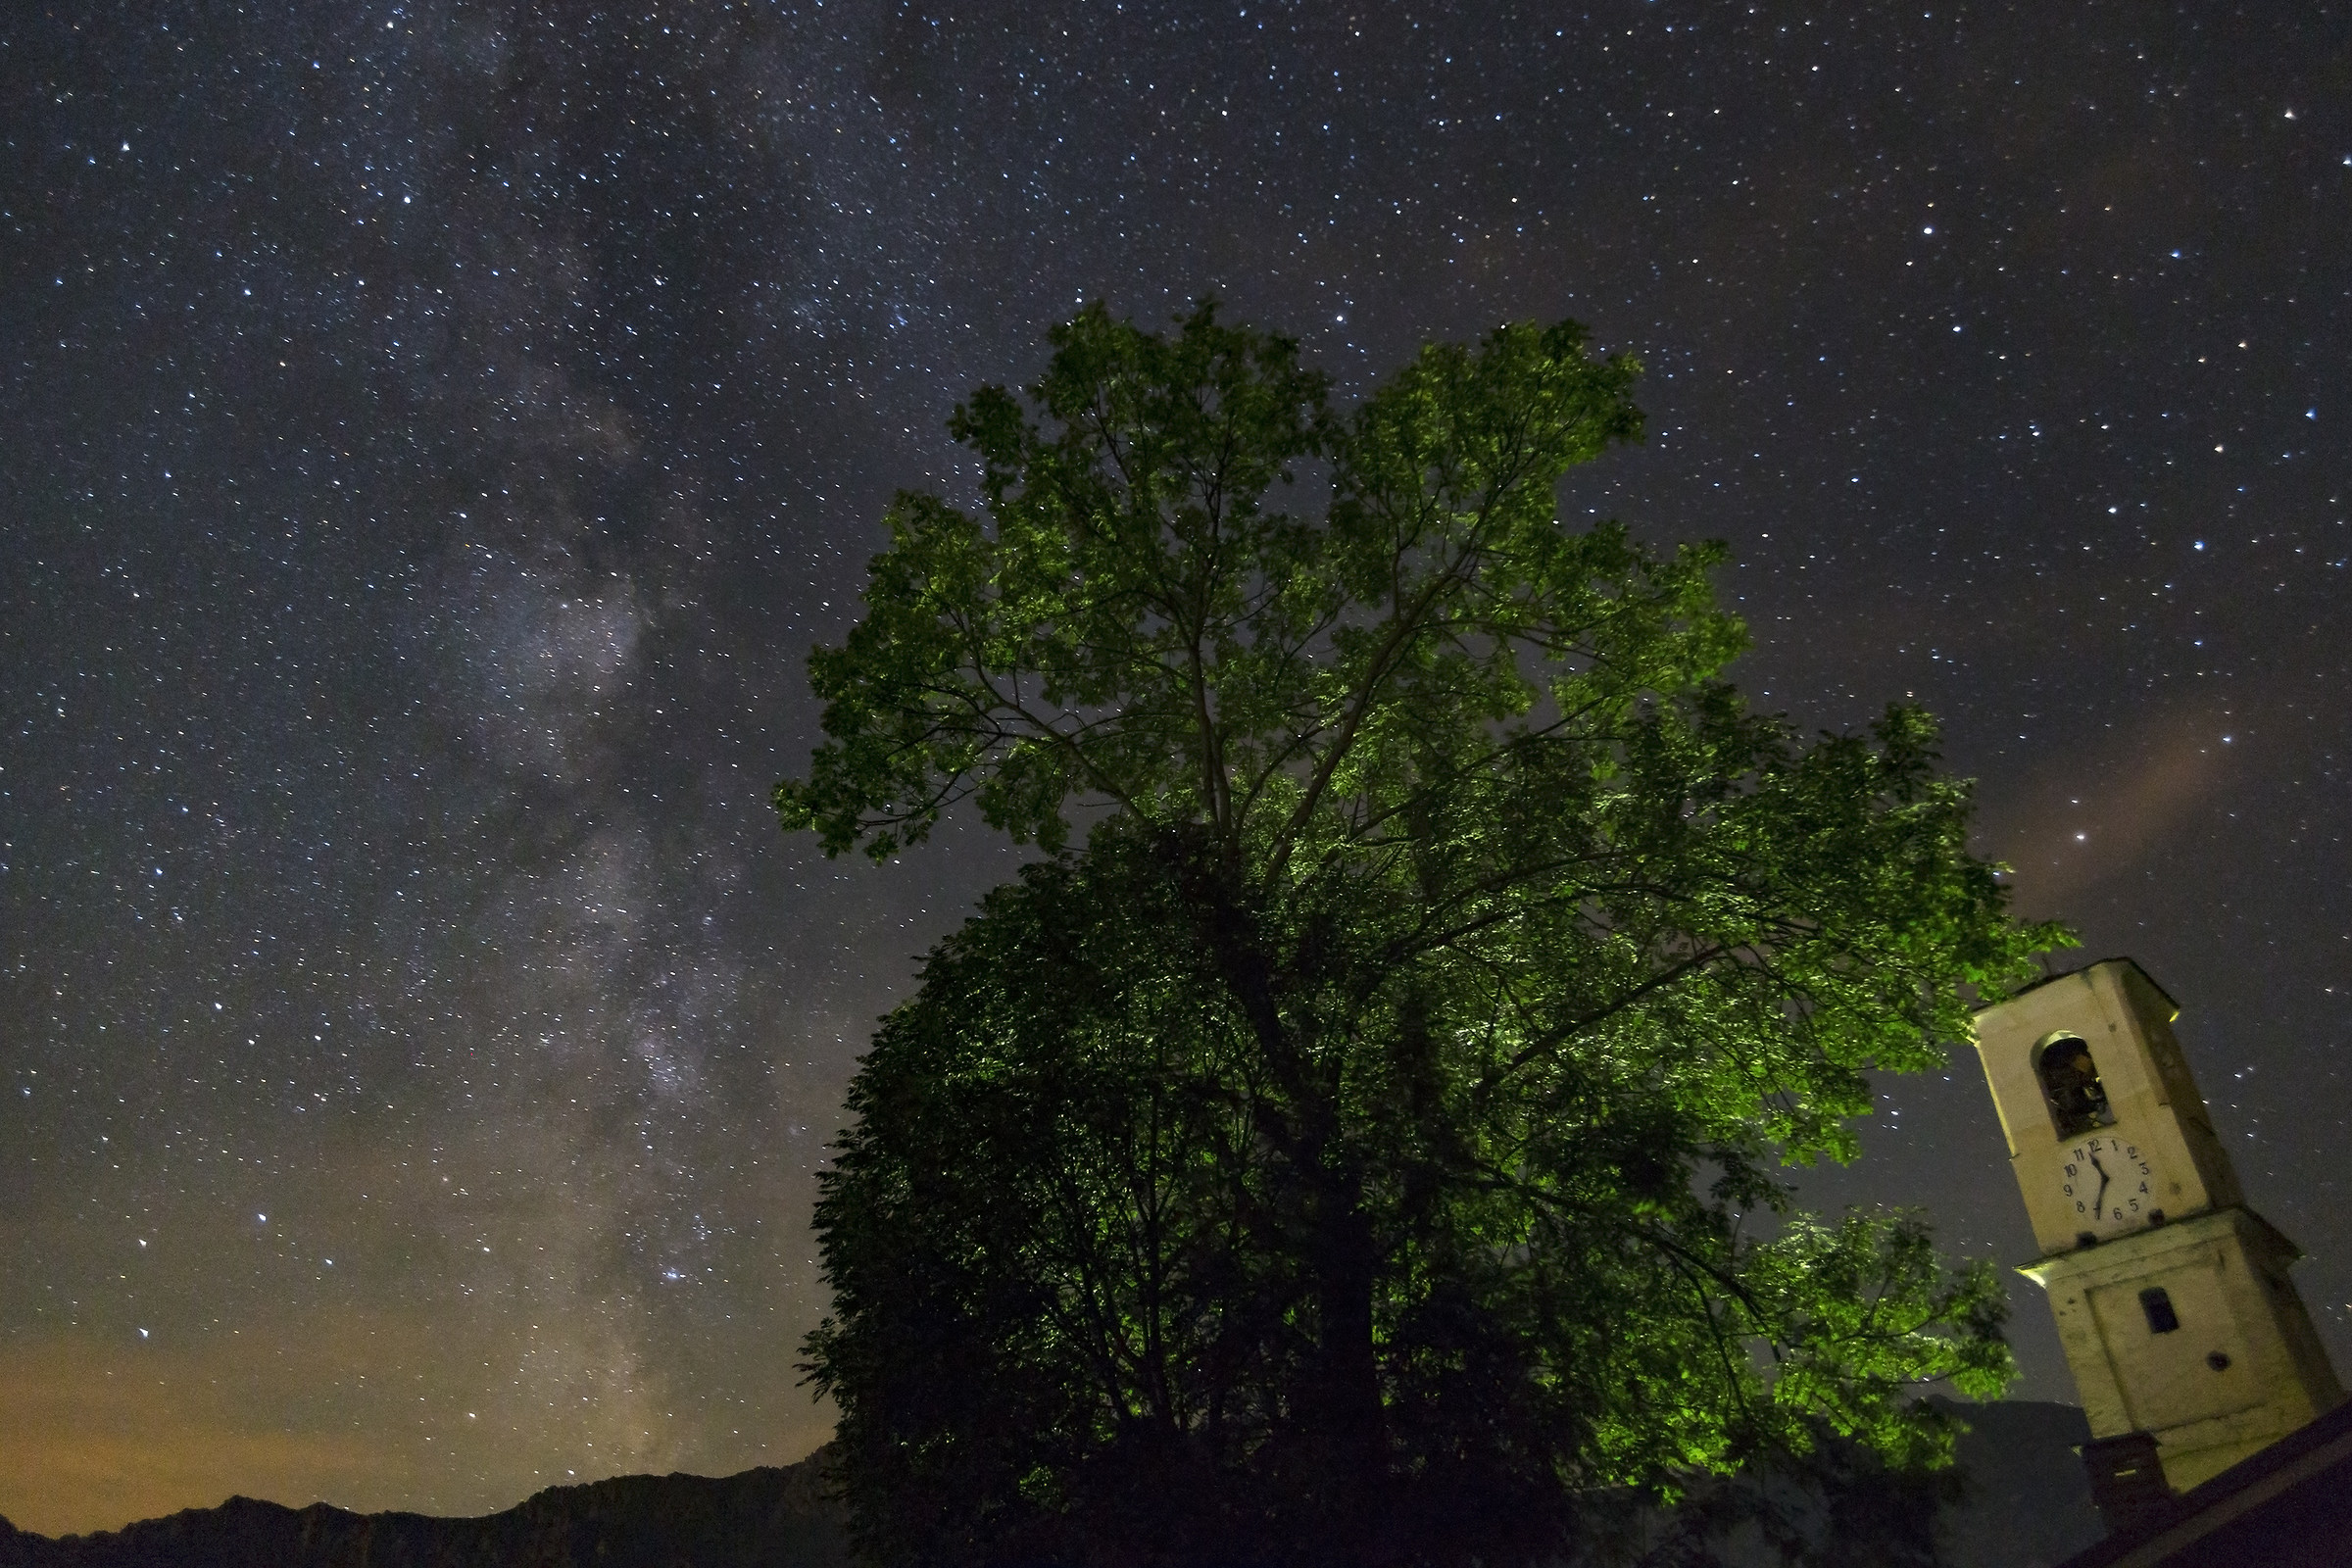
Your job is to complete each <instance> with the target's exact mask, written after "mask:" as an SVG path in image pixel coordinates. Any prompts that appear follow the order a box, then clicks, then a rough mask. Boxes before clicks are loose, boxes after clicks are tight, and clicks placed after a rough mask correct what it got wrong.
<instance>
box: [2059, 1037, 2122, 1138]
mask: <svg viewBox="0 0 2352 1568" xmlns="http://www.w3.org/2000/svg"><path fill="white" fill-rule="evenodd" d="M2040 1071H2041V1094H2042V1098H2043V1099H2044V1100H2047V1101H2048V1102H2049V1103H2050V1115H2051V1116H2052V1117H2053V1118H2055V1119H2056V1121H2057V1123H2058V1136H2059V1137H2060V1138H2072V1137H2074V1136H2075V1135H2076V1134H2077V1133H2086V1132H2089V1131H2090V1130H2091V1129H2092V1128H2094V1127H2105V1126H2107V1125H2109V1124H2110V1123H2112V1122H2113V1121H2114V1120H2115V1112H2114V1111H2113V1110H2111V1109H2109V1108H2108V1105H2107V1089H2106V1086H2105V1085H2104V1084H2101V1083H2100V1082H2099V1068H2098V1063H2096V1062H2094V1061H2092V1060H2091V1059H2090V1047H2088V1046H2086V1045H2084V1044H2083V1043H2082V1041H2080V1040H2078V1039H2076V1038H2075V1037H2074V1036H2073V1035H2060V1036H2059V1037H2058V1038H2057V1039H2055V1040H2053V1041H2051V1042H2050V1043H2049V1044H2048V1045H2046V1046H2043V1047H2042V1048H2041V1067H2040Z"/></svg>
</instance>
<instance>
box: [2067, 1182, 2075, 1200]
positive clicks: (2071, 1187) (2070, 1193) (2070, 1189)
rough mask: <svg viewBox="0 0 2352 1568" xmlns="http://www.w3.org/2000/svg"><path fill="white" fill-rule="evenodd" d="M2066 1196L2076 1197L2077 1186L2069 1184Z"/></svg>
mask: <svg viewBox="0 0 2352 1568" xmlns="http://www.w3.org/2000/svg"><path fill="white" fill-rule="evenodd" d="M2066 1196H2067V1197H2069V1198H2072V1197H2074V1196H2075V1184H2074V1183H2073V1182H2068V1183H2067V1184H2066Z"/></svg>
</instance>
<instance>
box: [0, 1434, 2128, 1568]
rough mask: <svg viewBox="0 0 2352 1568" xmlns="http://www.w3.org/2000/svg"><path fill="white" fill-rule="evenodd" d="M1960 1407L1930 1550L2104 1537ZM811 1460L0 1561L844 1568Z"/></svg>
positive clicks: (181, 1523)
mask: <svg viewBox="0 0 2352 1568" xmlns="http://www.w3.org/2000/svg"><path fill="white" fill-rule="evenodd" d="M1963 1413H1964V1415H1965V1416H1966V1418H1967V1420H1968V1421H1969V1422H1970V1424H1971V1426H1972V1427H1973V1429H1974V1430H1972V1431H1971V1432H1970V1433H1969V1434H1968V1435H1967V1436H1966V1437H1964V1438H1962V1439H1961V1440H1960V1465H1959V1470H1960V1482H1959V1487H1958V1491H1959V1497H1958V1500H1957V1501H1954V1502H1947V1503H1945V1504H1943V1505H1942V1507H1941V1509H1940V1514H1941V1517H1940V1529H1939V1530H1937V1531H1936V1535H1937V1536H1939V1537H1940V1543H1941V1550H1940V1553H1939V1554H1938V1555H1937V1556H1936V1558H1935V1559H1933V1560H1936V1561H1938V1562H1941V1563H1943V1564H1947V1565H1949V1568H2046V1565H2047V1564H2050V1563H2054V1562H2057V1561H2059V1560H2060V1559H2062V1558H2064V1557H2066V1556H2068V1555H2069V1554H2071V1553H2073V1552H2075V1551H2077V1550H2080V1549H2081V1548H2082V1547H2083V1546H2085V1545H2088V1544H2090V1543H2091V1542H2093V1541H2095V1540H2097V1539H2098V1538H2099V1535H2100V1533H2101V1532H2100V1528H2099V1522H2098V1516H2097V1514H2096V1512H2095V1511H2094V1510H2093V1509H2092V1507H2091V1503H2090V1489H2089V1484H2088V1483H2087V1482H2086V1481H2085V1480H2084V1478H2083V1473H2082V1461H2081V1460H2080V1459H2079V1458H2078V1457H2077V1456H2076V1454H2075V1452H2074V1450H2075V1448H2076V1446H2079V1445H2081V1444H2082V1443H2083V1442H2086V1441H2087V1440H2088V1438H2089V1436H2090V1433H2089V1429H2088V1428H2087V1427H2086V1426H2085V1425H2084V1423H2083V1420H2082V1411H2080V1410H2078V1409H2075V1408H2073V1407H2072V1406H2069V1405H2060V1404H2032V1403H2024V1402H2019V1403H2003V1404H1987V1405H1970V1406H1966V1407H1965V1408H1964V1411H1963ZM818 1464H819V1459H818V1458H817V1457H814V1456H812V1457H810V1458H808V1459H804V1460H802V1461H801V1462H800V1463H799V1464H796V1465H790V1466H787V1467H785V1468H782V1469H777V1468H774V1467H762V1468H760V1469H757V1470H746V1471H744V1472H743V1473H742V1474H741V1475H733V1476H726V1477H721V1478H712V1477H709V1476H689V1475H669V1476H618V1477H615V1478H614V1479H613V1480H611V1481H598V1482H592V1483H590V1484H588V1485H586V1486H577V1487H551V1488H549V1489H548V1490H547V1491H545V1492H541V1493H538V1494H535V1495H532V1496H531V1497H529V1498H528V1499H526V1500H525V1501H523V1502H521V1503H518V1504H516V1505H515V1507H512V1508H509V1509H508V1510H506V1511H505V1512H504V1513H494V1514H489V1515H486V1516H484V1517H482V1518H478V1519H439V1518H433V1517H430V1516H428V1515H425V1514H417V1513H373V1514H361V1513H352V1512H349V1511H348V1510H346V1509H342V1508H333V1507H329V1506H328V1505H327V1504H325V1503H322V1502H320V1503H313V1504H312V1505H311V1506H309V1507H307V1508H287V1507H282V1506H280V1505H279V1504H277V1503H274V1502H258V1501H256V1500H254V1499H253V1498H251V1497H231V1498H229V1499H228V1501H226V1502H224V1503H222V1504H221V1506H219V1507H218V1508H190V1509H188V1510H186V1511H184V1512H181V1513H175V1514H173V1515H172V1516H171V1517H170V1518H167V1519H148V1520H143V1521H141V1522H140V1523H138V1524H133V1525H125V1526H124V1527H123V1529H121V1530H110V1531H103V1532H100V1533H98V1534H95V1535H87V1536H68V1537H66V1538H64V1539H63V1540H58V1541H52V1540H50V1539H49V1538H47V1537H45V1536H34V1535H27V1534H25V1533H24V1532H22V1531H19V1530H17V1529H15V1528H14V1527H13V1526H11V1525H10V1524H9V1523H8V1522H7V1521H6V1520H4V1519H0V1568H850V1565H851V1557H850V1551H849V1542H848V1538H847V1536H846V1535H845V1533H844V1531H843V1528H842V1520H841V1515H840V1511H839V1509H838V1508H837V1507H836V1506H835V1505H834V1504H833V1503H832V1502H831V1501H829V1500H828V1499H827V1498H826V1497H825V1495H824V1490H823V1484H822V1481H821V1478H820V1477H819V1476H818V1473H817V1467H818ZM1898 1496H1899V1495H1898ZM1928 1505H1929V1506H1933V1504H1928ZM1824 1524H1825V1527H1826V1528H1827V1529H1828V1530H1831V1531H1836V1530H1838V1529H1841V1528H1850V1527H1849V1526H1847V1525H1845V1524H1842V1523H1840V1522H1839V1521H1838V1520H1834V1519H1833V1520H1825V1521H1824ZM1850 1544H1852V1545H1854V1546H1856V1547H1857V1548H1859V1549H1861V1550H1863V1551H1866V1552H1867V1551H1868V1550H1869V1549H1870V1548H1869V1546H1868V1545H1867V1544H1866V1543H1864V1542H1862V1541H1855V1542H1852V1543H1850ZM1716 1549H1717V1550H1718V1551H1719V1552H1720V1553H1721V1559H1720V1560H1721V1561H1723V1562H1724V1563H1725V1564H1726V1565H1727V1568H1766V1565H1768V1564H1778V1563H1779V1562H1780V1560H1781V1559H1780V1556H1779V1554H1778V1552H1777V1551H1776V1550H1774V1549H1772V1548H1771V1547H1769V1546H1767V1545H1766V1544H1764V1543H1763V1542H1761V1541H1758V1540H1754V1539H1742V1538H1741V1535H1740V1533H1739V1532H1734V1534H1733V1536H1732V1538H1731V1539H1730V1540H1729V1541H1728V1542H1726V1543H1724V1544H1721V1545H1719V1546H1718V1547H1717V1548H1716ZM1905 1560H1909V1559H1905Z"/></svg>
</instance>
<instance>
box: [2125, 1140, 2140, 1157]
mask: <svg viewBox="0 0 2352 1568" xmlns="http://www.w3.org/2000/svg"><path fill="white" fill-rule="evenodd" d="M2124 1157H2125V1158H2126V1159H2137V1158H2138V1157H2139V1146H2138V1145H2137V1144H2126V1145H2125V1146H2124Z"/></svg>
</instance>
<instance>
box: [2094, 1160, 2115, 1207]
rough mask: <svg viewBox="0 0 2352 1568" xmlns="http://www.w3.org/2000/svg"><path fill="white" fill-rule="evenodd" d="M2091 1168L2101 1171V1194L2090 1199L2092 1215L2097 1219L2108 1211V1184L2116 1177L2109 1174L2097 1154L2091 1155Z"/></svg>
mask: <svg viewBox="0 0 2352 1568" xmlns="http://www.w3.org/2000/svg"><path fill="white" fill-rule="evenodd" d="M2090 1168H2091V1169H2092V1170H2095V1171H2097V1172H2098V1173H2099V1196H2098V1197H2096V1198H2094V1199H2092V1200H2091V1201H2090V1212H2091V1217H2092V1218H2093V1219H2096V1218H2097V1217H2098V1216H2099V1215H2101V1214H2104V1213H2106V1212H2107V1184H2108V1183H2109V1182H2111V1181H2113V1180H2114V1179H2115V1178H2114V1177H2112V1176H2110V1175H2108V1174H2107V1167H2106V1166H2104V1165H2102V1164H2100V1163H2099V1156H2098V1155H2096V1154H2093V1155H2091V1156H2090Z"/></svg>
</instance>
